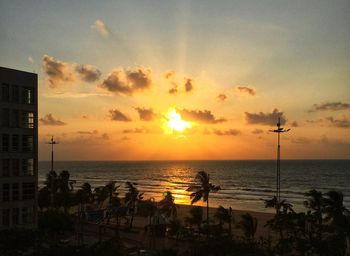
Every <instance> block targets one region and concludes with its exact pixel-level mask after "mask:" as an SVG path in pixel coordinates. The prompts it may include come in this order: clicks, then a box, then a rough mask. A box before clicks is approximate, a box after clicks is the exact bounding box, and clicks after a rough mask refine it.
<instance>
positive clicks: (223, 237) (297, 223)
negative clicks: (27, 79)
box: [0, 171, 350, 256]
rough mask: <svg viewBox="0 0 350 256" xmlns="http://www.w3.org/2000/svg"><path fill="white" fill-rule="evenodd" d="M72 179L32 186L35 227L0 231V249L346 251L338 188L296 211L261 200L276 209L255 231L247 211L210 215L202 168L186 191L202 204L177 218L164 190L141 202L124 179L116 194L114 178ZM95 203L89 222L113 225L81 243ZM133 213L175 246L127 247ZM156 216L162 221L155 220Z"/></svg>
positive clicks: (346, 227)
mask: <svg viewBox="0 0 350 256" xmlns="http://www.w3.org/2000/svg"><path fill="white" fill-rule="evenodd" d="M73 184H74V182H73V181H71V180H70V175H69V172H67V171H62V172H61V173H60V174H59V175H57V174H56V173H55V172H50V173H49V174H48V175H47V180H46V182H45V186H44V187H43V188H41V189H40V191H39V196H38V202H39V214H38V228H37V229H36V230H23V229H22V230H21V229H13V230H6V231H2V232H1V233H0V255H4V256H5V255H11V256H12V255H14V256H15V255H16V256H17V255H28V256H34V255H36V256H41V255H48V256H50V255H57V256H58V255H64V256H69V255H84V256H89V255H115V256H117V255H169V256H172V255H188V256H196V255H198V256H205V255H227V256H228V255H305V256H308V255H310V256H311V255H324V256H338V255H339V256H345V255H349V239H350V217H349V216H350V212H349V210H348V209H346V208H345V207H344V205H343V195H342V193H341V192H337V191H329V192H327V193H322V192H320V191H317V190H310V191H309V192H307V193H305V201H304V205H305V209H306V211H305V212H296V211H295V210H294V209H293V205H291V204H290V203H288V202H287V201H285V200H283V201H281V202H278V201H277V199H276V198H275V197H273V198H272V199H270V200H266V201H265V206H266V207H271V208H274V209H275V210H276V213H275V214H274V215H272V217H271V219H270V220H269V221H268V222H267V223H266V226H265V227H266V229H267V230H269V231H270V232H268V234H267V235H266V236H263V237H262V236H260V237H256V233H257V226H258V220H257V219H256V218H255V217H253V216H252V215H250V214H248V213H247V214H243V215H241V216H235V215H234V214H233V210H232V208H224V207H222V206H220V207H218V208H217V209H216V211H215V214H212V215H210V214H209V206H210V205H209V199H210V194H211V193H215V192H216V191H218V190H219V189H220V187H219V186H215V185H213V184H211V183H210V179H209V175H208V174H207V173H205V172H199V173H198V175H197V176H196V179H195V182H194V183H193V185H192V186H191V187H190V188H189V189H188V191H191V195H190V196H191V201H192V204H194V203H196V202H197V201H199V200H203V201H204V202H206V208H205V210H204V211H203V208H202V207H199V206H192V208H191V209H190V211H189V214H188V216H186V217H184V218H179V217H178V212H177V209H178V207H177V205H176V204H175V202H174V197H173V195H172V194H171V192H169V191H166V192H164V193H163V199H162V200H161V201H159V202H155V201H154V200H152V199H149V200H145V199H144V198H143V193H140V191H138V189H137V184H135V183H131V182H127V183H126V184H125V185H124V186H123V189H124V191H126V192H125V196H124V197H123V198H121V197H120V196H119V192H120V190H121V187H120V186H116V183H115V182H109V183H108V184H106V185H105V186H102V187H97V188H95V189H92V187H91V186H90V185H89V184H88V183H85V184H83V185H82V186H81V187H80V188H78V189H75V190H74V189H73ZM102 208H103V210H104V213H105V214H104V216H103V217H101V218H97V219H95V220H90V223H91V222H94V224H95V225H96V227H98V228H101V227H107V226H109V227H112V230H113V232H112V233H110V235H109V236H106V237H105V238H103V237H102V238H101V233H96V235H95V237H98V239H97V241H95V242H90V243H89V242H86V241H85V243H84V242H82V239H81V237H80V235H81V234H80V233H79V230H80V228H81V227H82V226H83V225H86V224H87V223H88V221H86V220H87V214H88V213H89V211H91V209H94V212H95V213H96V212H98V211H99V210H100V209H102ZM96 209H97V211H96ZM140 216H142V217H144V218H147V219H148V220H149V221H147V222H149V224H148V225H146V226H145V230H147V233H146V234H148V236H151V237H153V238H154V239H155V240H154V241H156V239H158V240H159V239H167V240H170V241H172V244H173V245H174V246H168V247H162V248H157V247H156V246H154V245H153V246H151V245H150V244H149V243H147V245H146V244H144V245H143V248H141V247H137V248H134V249H133V250H131V249H130V247H127V246H126V243H125V240H124V239H123V235H124V234H131V235H132V234H134V233H135V234H136V233H137V232H142V230H141V231H140V229H137V228H136V227H134V220H135V218H137V217H140ZM155 217H163V218H164V219H165V220H166V222H165V223H164V224H162V225H160V224H159V223H158V224H154V223H153V222H152V221H153V219H154V218H155ZM237 227H238V228H239V229H240V233H237V232H236V231H237ZM98 230H100V229H98ZM144 232H145V231H144ZM150 241H151V240H150ZM347 253H348V254H347Z"/></svg>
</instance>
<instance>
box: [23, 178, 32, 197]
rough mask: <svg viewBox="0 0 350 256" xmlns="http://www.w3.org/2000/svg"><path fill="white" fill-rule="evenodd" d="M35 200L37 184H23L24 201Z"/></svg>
mask: <svg viewBox="0 0 350 256" xmlns="http://www.w3.org/2000/svg"><path fill="white" fill-rule="evenodd" d="M34 198H35V184H34V183H31V182H25V183H22V199H23V200H31V199H34Z"/></svg>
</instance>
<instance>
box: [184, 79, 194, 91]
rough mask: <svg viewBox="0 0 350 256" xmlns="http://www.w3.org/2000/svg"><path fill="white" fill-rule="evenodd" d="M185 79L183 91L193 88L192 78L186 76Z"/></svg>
mask: <svg viewBox="0 0 350 256" xmlns="http://www.w3.org/2000/svg"><path fill="white" fill-rule="evenodd" d="M185 81H186V82H185V91H186V92H191V91H192V90H193V80H192V79H190V78H186V79H185Z"/></svg>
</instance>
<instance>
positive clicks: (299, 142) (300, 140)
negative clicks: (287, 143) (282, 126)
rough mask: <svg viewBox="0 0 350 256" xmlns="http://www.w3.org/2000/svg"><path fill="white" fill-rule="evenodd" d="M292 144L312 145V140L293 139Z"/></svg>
mask: <svg viewBox="0 0 350 256" xmlns="http://www.w3.org/2000/svg"><path fill="white" fill-rule="evenodd" d="M291 142H292V143H295V144H310V143H311V142H312V140H311V139H309V138H307V137H297V138H292V140H291Z"/></svg>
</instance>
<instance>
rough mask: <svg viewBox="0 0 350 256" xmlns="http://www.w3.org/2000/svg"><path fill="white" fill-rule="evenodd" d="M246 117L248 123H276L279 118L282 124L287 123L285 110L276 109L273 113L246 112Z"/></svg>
mask: <svg viewBox="0 0 350 256" xmlns="http://www.w3.org/2000/svg"><path fill="white" fill-rule="evenodd" d="M245 118H246V121H247V123H248V124H262V125H276V124H277V121H278V118H281V124H282V125H284V124H285V123H286V118H285V117H284V113H283V112H279V111H278V109H276V108H275V109H274V110H273V111H272V113H263V112H259V113H249V112H245Z"/></svg>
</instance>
